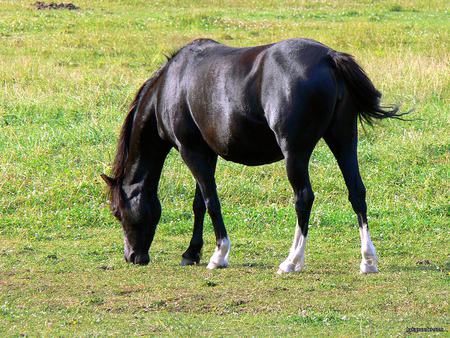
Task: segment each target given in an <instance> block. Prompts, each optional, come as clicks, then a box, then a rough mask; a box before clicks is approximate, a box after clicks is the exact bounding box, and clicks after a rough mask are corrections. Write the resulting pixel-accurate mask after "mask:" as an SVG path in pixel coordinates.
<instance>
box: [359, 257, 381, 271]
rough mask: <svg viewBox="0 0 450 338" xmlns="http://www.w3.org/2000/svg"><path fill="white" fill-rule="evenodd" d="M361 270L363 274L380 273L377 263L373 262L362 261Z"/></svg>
mask: <svg viewBox="0 0 450 338" xmlns="http://www.w3.org/2000/svg"><path fill="white" fill-rule="evenodd" d="M359 269H360V271H361V273H364V274H366V273H377V272H378V268H377V263H376V262H372V261H366V260H362V261H361V264H360V266H359Z"/></svg>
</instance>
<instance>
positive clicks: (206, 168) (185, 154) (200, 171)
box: [180, 145, 231, 269]
mask: <svg viewBox="0 0 450 338" xmlns="http://www.w3.org/2000/svg"><path fill="white" fill-rule="evenodd" d="M180 154H181V157H182V158H183V160H184V162H185V163H186V164H187V166H188V167H189V169H190V170H191V172H192V174H193V175H194V177H195V179H196V181H197V184H198V186H199V187H200V190H201V195H202V196H203V200H204V203H205V206H206V210H207V211H208V214H209V216H210V217H211V221H212V223H213V226H214V232H215V235H216V244H217V246H216V249H215V251H214V254H213V255H212V257H211V259H210V261H209V264H208V266H207V268H208V269H215V268H224V267H226V266H228V255H229V252H230V246H231V243H230V240H229V238H228V235H227V231H226V229H225V224H224V223H223V218H222V212H221V209H220V202H219V197H218V196H217V189H216V181H215V178H214V173H215V168H216V163H217V155H216V154H214V153H213V152H212V151H211V149H209V148H207V147H206V145H205V146H199V145H197V146H196V147H195V148H188V147H181V148H180Z"/></svg>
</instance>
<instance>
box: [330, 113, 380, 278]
mask: <svg viewBox="0 0 450 338" xmlns="http://www.w3.org/2000/svg"><path fill="white" fill-rule="evenodd" d="M349 116H350V115H349ZM352 122H353V123H349V124H347V123H343V124H342V125H339V123H336V124H334V125H332V126H331V128H330V129H329V130H328V131H327V133H326V134H325V136H324V139H325V141H326V143H327V144H328V146H329V147H330V149H331V151H332V152H333V154H334V156H335V158H336V160H337V162H338V164H339V168H340V169H341V171H342V175H343V176H344V180H345V184H346V186H347V189H348V199H349V201H350V203H351V204H352V207H353V210H354V211H355V213H356V215H357V217H358V223H359V234H360V238H361V255H362V260H361V264H360V270H361V273H371V272H378V268H377V262H378V258H377V255H376V252H375V247H374V245H373V243H372V240H371V239H370V233H369V226H368V224H367V205H366V188H365V187H364V184H363V181H362V179H361V175H360V173H359V166H358V156H357V144H358V136H357V125H356V118H354V121H352ZM350 126H351V127H350Z"/></svg>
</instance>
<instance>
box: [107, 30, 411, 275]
mask: <svg viewBox="0 0 450 338" xmlns="http://www.w3.org/2000/svg"><path fill="white" fill-rule="evenodd" d="M380 97H381V94H380V92H379V91H378V90H377V89H376V88H375V87H374V85H373V84H372V82H371V81H370V79H369V78H368V77H367V75H366V74H365V73H364V71H363V70H362V69H361V67H360V66H359V65H358V64H357V63H356V62H355V60H354V59H353V57H352V56H351V55H349V54H345V53H340V52H337V51H335V50H333V49H331V48H329V47H327V46H325V45H323V44H321V43H319V42H317V41H313V40H309V39H290V40H285V41H281V42H278V43H275V44H270V45H264V46H257V47H249V48H232V47H229V46H225V45H223V44H220V43H218V42H216V41H213V40H209V39H198V40H194V41H193V42H191V43H189V44H188V45H186V46H184V47H183V48H181V49H180V50H179V51H178V52H176V53H175V54H174V55H173V56H172V57H170V58H169V59H168V61H167V63H166V64H165V65H164V66H162V67H161V68H160V69H159V70H158V71H156V73H155V74H154V75H153V76H152V77H151V78H150V79H149V80H147V81H146V82H145V83H144V84H143V85H142V87H141V88H140V89H139V91H138V93H137V95H136V97H135V99H134V101H133V103H132V104H131V107H130V110H129V112H128V115H127V117H126V119H125V122H124V124H123V127H122V131H121V135H120V140H119V144H118V149H117V154H116V157H115V161H114V165H113V177H108V176H106V175H102V178H103V179H104V180H105V181H106V183H107V184H108V186H109V188H110V202H111V204H110V205H111V210H112V212H113V214H114V216H115V217H116V218H117V219H118V220H119V221H120V222H121V223H122V226H123V232H124V235H125V236H124V242H125V243H124V256H125V260H126V261H127V262H131V263H135V264H148V262H149V260H150V258H149V254H148V252H149V249H150V245H151V243H152V241H153V237H154V234H155V230H156V226H157V224H158V222H159V219H160V216H161V204H160V202H159V199H158V196H157V190H158V182H159V180H160V175H161V170H162V167H163V164H164V161H165V159H166V156H167V154H168V153H169V151H170V150H171V148H172V147H174V148H176V149H177V150H178V151H179V153H180V155H181V157H182V159H183V161H184V162H185V163H186V165H187V166H188V167H189V169H190V170H191V172H192V175H193V176H194V178H195V180H196V189H195V197H194V202H193V211H194V230H193V235H192V239H191V241H190V245H189V247H188V249H187V250H186V251H185V252H184V253H183V255H182V265H190V264H197V263H199V261H200V253H201V249H202V246H203V220H204V216H205V213H206V212H208V214H209V216H210V217H211V220H212V224H213V226H214V232H215V236H216V244H217V245H216V247H215V251H214V253H213V255H212V257H211V259H210V260H209V264H208V265H207V268H208V269H215V268H223V267H226V266H227V265H228V255H229V253H230V246H231V243H230V239H229V237H228V234H227V230H226V229H225V225H224V222H223V218H222V213H221V208H220V202H219V198H218V196H217V191H216V183H215V178H214V174H215V169H216V162H217V156H221V157H222V158H224V159H225V160H228V161H233V162H237V163H242V164H245V165H250V166H256V165H262V164H268V163H272V162H275V161H279V160H282V159H284V160H285V162H286V171H287V176H288V179H289V182H290V183H291V185H292V188H293V192H294V198H295V211H296V213H297V225H296V230H295V235H294V240H293V243H292V246H291V249H290V252H289V255H288V257H287V258H286V260H285V261H284V262H282V263H281V264H280V266H279V270H278V272H279V273H285V272H293V271H300V270H301V269H302V268H303V266H304V260H305V246H306V239H307V235H308V222H309V216H310V213H311V207H312V204H313V201H314V193H313V191H312V189H311V184H310V180H309V173H308V162H309V159H310V156H311V153H312V151H313V149H314V147H315V146H316V144H317V142H318V141H319V140H320V139H321V138H324V140H325V142H326V143H327V145H328V146H329V147H330V149H331V151H332V152H333V154H334V156H335V158H336V160H337V162H338V164H339V167H340V169H341V171H342V174H343V176H344V179H345V183H346V185H347V188H348V192H349V195H348V196H349V200H350V203H351V205H352V207H353V210H354V211H355V213H356V215H357V217H358V223H359V232H360V238H361V254H362V261H361V264H360V270H361V272H362V273H369V272H377V256H376V253H375V248H374V246H373V244H372V241H371V239H370V234H369V228H368V225H367V216H366V212H367V207H366V201H365V196H366V189H365V187H364V184H363V182H362V180H361V176H360V173H359V168H358V159H357V119H358V117H359V118H360V119H361V120H362V121H363V122H366V123H368V124H372V122H373V121H374V119H384V118H399V117H400V116H401V115H403V114H401V113H399V112H398V108H397V107H396V106H388V107H383V106H380Z"/></svg>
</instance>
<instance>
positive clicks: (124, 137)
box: [111, 51, 178, 199]
mask: <svg viewBox="0 0 450 338" xmlns="http://www.w3.org/2000/svg"><path fill="white" fill-rule="evenodd" d="M177 53H178V51H177V52H174V53H171V54H170V55H169V56H166V57H167V62H166V63H165V64H164V65H163V66H162V67H160V68H159V69H158V70H157V71H156V72H155V73H153V75H152V77H151V78H149V79H148V80H147V81H145V82H144V84H143V85H142V86H141V87H140V88H139V90H138V91H137V93H136V95H135V97H134V99H133V102H131V105H130V108H129V109H128V113H127V116H126V118H125V122H124V123H123V125H122V129H121V131H120V137H119V141H118V143H117V151H116V156H115V158H114V162H113V165H112V175H113V177H112V181H113V182H114V183H115V184H114V186H118V185H119V184H118V183H120V182H121V181H122V180H123V178H124V177H125V174H126V172H125V169H126V161H127V158H128V150H129V147H130V138H131V132H132V130H133V122H134V118H135V116H136V113H137V112H138V109H139V105H140V103H141V99H142V97H143V96H144V94H145V93H146V92H148V90H150V89H151V88H152V86H153V85H154V84H155V83H156V81H157V80H158V79H159V78H160V77H161V75H162V74H163V72H164V70H165V69H166V68H167V65H168V63H169V62H170V60H171V59H172V58H173V57H175V56H176V54H177ZM114 186H113V187H112V188H111V199H115V197H114V196H113V195H114Z"/></svg>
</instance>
